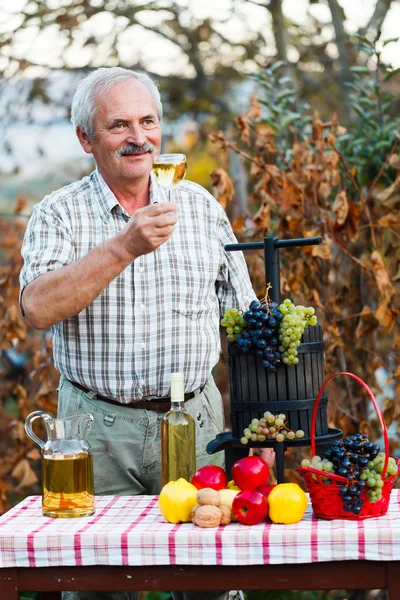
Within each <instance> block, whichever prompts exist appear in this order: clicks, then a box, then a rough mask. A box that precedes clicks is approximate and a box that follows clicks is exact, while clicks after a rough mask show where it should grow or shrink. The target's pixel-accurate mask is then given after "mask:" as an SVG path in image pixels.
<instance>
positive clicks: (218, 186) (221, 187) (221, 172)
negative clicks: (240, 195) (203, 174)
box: [210, 169, 235, 208]
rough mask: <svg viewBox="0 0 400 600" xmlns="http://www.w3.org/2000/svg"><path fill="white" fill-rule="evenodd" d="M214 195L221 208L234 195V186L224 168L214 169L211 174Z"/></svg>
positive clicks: (224, 206)
mask: <svg viewBox="0 0 400 600" xmlns="http://www.w3.org/2000/svg"><path fill="white" fill-rule="evenodd" d="M210 177H211V181H212V184H213V188H214V195H215V197H216V199H217V201H218V202H219V203H220V204H221V206H222V207H223V208H226V207H227V206H228V204H229V202H231V201H232V198H233V197H234V195H235V186H234V185H233V183H232V180H231V178H230V177H229V175H228V173H227V172H226V171H225V169H215V170H214V171H213V172H212V173H211V175H210Z"/></svg>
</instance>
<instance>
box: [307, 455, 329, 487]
mask: <svg viewBox="0 0 400 600" xmlns="http://www.w3.org/2000/svg"><path fill="white" fill-rule="evenodd" d="M301 466H302V467H311V468H313V469H317V471H324V472H325V473H334V472H335V467H334V464H333V462H331V461H330V460H328V459H327V458H321V457H320V456H313V457H312V459H311V461H309V460H308V459H307V458H304V459H303V460H302V461H301ZM312 478H313V479H314V480H315V481H317V476H316V475H314V473H313V474H312ZM321 479H322V481H330V480H329V478H328V477H324V476H323V475H322V476H321Z"/></svg>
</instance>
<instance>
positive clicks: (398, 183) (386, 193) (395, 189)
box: [376, 173, 400, 208]
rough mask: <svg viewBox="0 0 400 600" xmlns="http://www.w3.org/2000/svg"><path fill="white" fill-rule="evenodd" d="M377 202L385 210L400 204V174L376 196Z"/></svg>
mask: <svg viewBox="0 0 400 600" xmlns="http://www.w3.org/2000/svg"><path fill="white" fill-rule="evenodd" d="M376 198H377V200H379V202H381V204H383V205H384V206H386V207H387V208H395V207H397V205H398V204H399V202H400V173H399V175H397V177H396V179H395V180H394V182H393V183H392V185H390V186H389V187H387V188H386V189H384V190H382V191H380V192H379V193H378V194H377V195H376Z"/></svg>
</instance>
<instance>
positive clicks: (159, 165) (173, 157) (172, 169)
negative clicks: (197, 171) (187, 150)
mask: <svg viewBox="0 0 400 600" xmlns="http://www.w3.org/2000/svg"><path fill="white" fill-rule="evenodd" d="M186 169H187V162H186V156H185V155H184V154H159V155H158V156H156V157H155V158H154V163H153V173H154V175H155V176H156V177H157V180H158V183H159V184H160V185H161V186H162V187H163V188H166V189H167V190H168V196H169V194H170V192H171V190H172V188H173V187H175V186H176V185H178V183H180V182H181V181H182V180H183V179H184V178H185V175H186Z"/></svg>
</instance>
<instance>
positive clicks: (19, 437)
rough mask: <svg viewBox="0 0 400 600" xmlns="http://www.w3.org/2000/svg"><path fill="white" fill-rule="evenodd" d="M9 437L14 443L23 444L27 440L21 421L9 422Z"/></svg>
mask: <svg viewBox="0 0 400 600" xmlns="http://www.w3.org/2000/svg"><path fill="white" fill-rule="evenodd" d="M9 427H10V431H11V437H12V439H13V440H14V441H15V442H18V443H21V442H24V441H25V440H26V438H27V435H26V433H25V427H24V424H23V422H22V421H17V420H14V421H11V423H10V425H9Z"/></svg>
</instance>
